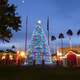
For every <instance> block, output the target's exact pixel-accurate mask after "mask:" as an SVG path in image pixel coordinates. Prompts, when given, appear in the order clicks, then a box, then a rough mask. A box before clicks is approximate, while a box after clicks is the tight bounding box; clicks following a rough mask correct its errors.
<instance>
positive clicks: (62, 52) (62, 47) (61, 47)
mask: <svg viewBox="0 0 80 80" xmlns="http://www.w3.org/2000/svg"><path fill="white" fill-rule="evenodd" d="M61 49H62V51H61V52H62V54H63V39H61Z"/></svg>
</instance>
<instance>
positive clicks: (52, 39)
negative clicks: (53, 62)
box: [51, 36, 56, 52]
mask: <svg viewBox="0 0 80 80" xmlns="http://www.w3.org/2000/svg"><path fill="white" fill-rule="evenodd" d="M54 40H56V37H55V36H51V41H54ZM53 45H54V52H55V44H53Z"/></svg>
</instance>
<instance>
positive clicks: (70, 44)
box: [69, 37, 72, 49]
mask: <svg viewBox="0 0 80 80" xmlns="http://www.w3.org/2000/svg"><path fill="white" fill-rule="evenodd" d="M69 46H70V49H72V42H71V37H69Z"/></svg>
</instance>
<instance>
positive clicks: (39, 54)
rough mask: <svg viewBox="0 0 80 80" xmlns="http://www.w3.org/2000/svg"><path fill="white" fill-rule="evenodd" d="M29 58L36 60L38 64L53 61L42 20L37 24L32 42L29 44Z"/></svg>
mask: <svg viewBox="0 0 80 80" xmlns="http://www.w3.org/2000/svg"><path fill="white" fill-rule="evenodd" d="M28 53H29V60H30V61H34V60H35V63H36V64H42V60H44V63H45V64H48V63H51V55H50V50H49V47H48V43H47V39H46V36H45V34H44V32H43V29H42V28H41V21H40V20H39V21H38V22H37V24H36V27H35V30H34V32H33V34H32V39H31V43H30V46H29V51H28Z"/></svg>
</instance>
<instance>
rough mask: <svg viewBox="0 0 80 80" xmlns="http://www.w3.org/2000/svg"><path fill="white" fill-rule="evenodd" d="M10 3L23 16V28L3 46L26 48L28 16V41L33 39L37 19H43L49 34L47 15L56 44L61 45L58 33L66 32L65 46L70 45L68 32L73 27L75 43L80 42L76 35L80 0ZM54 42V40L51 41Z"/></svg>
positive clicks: (79, 25) (26, 0) (44, 26)
mask: <svg viewBox="0 0 80 80" xmlns="http://www.w3.org/2000/svg"><path fill="white" fill-rule="evenodd" d="M9 3H11V4H15V5H16V6H17V10H16V12H17V13H18V15H20V16H21V20H22V28H21V31H20V32H18V33H14V36H13V38H12V39H11V41H10V43H4V44H3V43H1V44H0V45H1V47H2V48H3V47H11V46H12V45H15V46H16V47H17V49H20V50H24V43H25V27H26V16H28V17H29V18H28V42H29V41H30V39H31V35H32V32H33V31H34V28H35V24H36V22H37V20H41V21H42V28H43V30H44V32H45V34H46V35H47V28H46V27H47V26H46V21H47V16H50V35H55V36H56V37H57V40H56V41H55V45H58V46H60V40H59V39H58V35H59V33H60V32H63V33H64V36H65V39H64V46H67V45H69V41H68V37H67V36H66V32H67V30H68V29H72V31H73V33H74V35H73V37H72V43H73V45H77V44H79V43H80V40H79V38H78V37H77V36H76V33H77V31H78V29H80V0H9ZM51 43H53V42H51ZM50 46H52V45H50Z"/></svg>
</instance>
